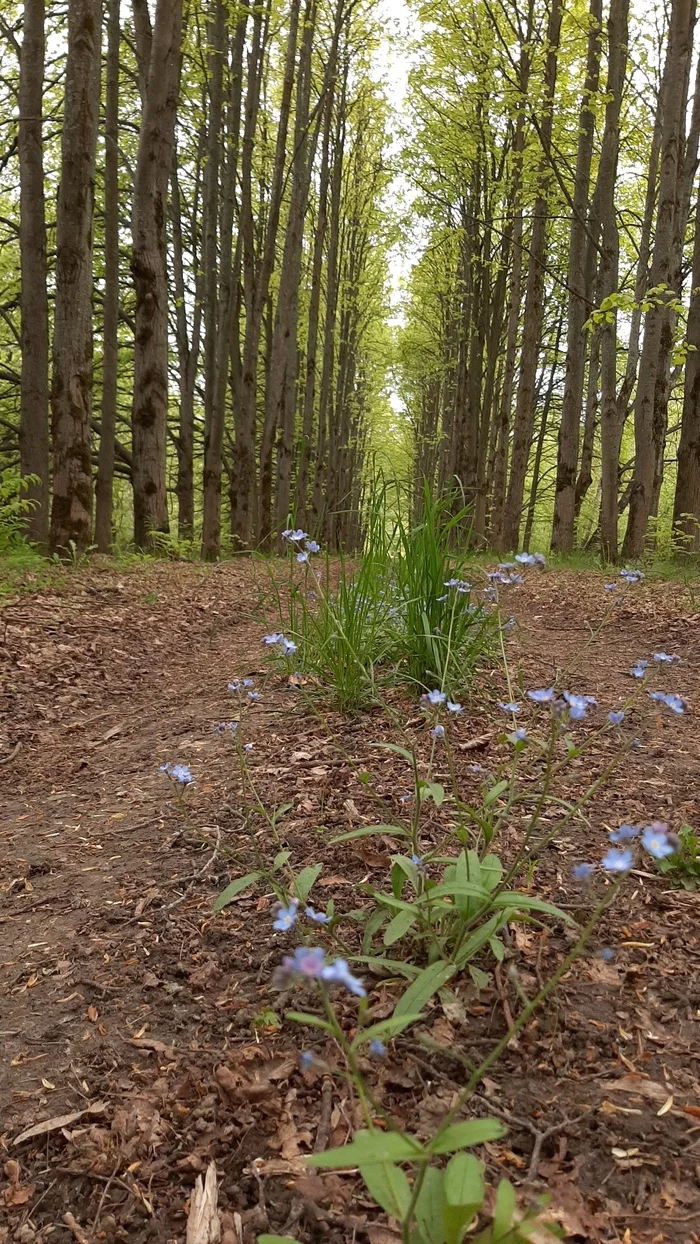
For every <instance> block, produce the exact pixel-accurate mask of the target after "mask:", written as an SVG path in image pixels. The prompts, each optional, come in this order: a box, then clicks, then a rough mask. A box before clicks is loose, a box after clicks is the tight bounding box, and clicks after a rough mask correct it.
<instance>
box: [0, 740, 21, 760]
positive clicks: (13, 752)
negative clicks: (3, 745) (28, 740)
mask: <svg viewBox="0 0 700 1244" xmlns="http://www.w3.org/2000/svg"><path fill="white" fill-rule="evenodd" d="M21 746H22V744H21V743H15V745H14V747H13V748H12V751H11V752H10V754H9V756H3V758H2V760H0V765H9V763H10V761H11V760H14V758H15V756H16V755H17V753H18V751H19V749H20V747H21Z"/></svg>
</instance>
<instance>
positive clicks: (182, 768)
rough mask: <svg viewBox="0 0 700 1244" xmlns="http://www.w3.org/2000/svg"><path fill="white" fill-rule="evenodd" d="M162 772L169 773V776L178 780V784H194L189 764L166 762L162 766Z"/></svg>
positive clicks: (175, 780)
mask: <svg viewBox="0 0 700 1244" xmlns="http://www.w3.org/2000/svg"><path fill="white" fill-rule="evenodd" d="M160 771H161V773H167V775H168V777H169V778H172V779H173V781H174V782H177V784H178V786H193V785H194V778H193V777H192V774H191V772H190V769H189V766H188V765H173V764H169V763H168V764H165V765H161V766H160Z"/></svg>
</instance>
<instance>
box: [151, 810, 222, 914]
mask: <svg viewBox="0 0 700 1244" xmlns="http://www.w3.org/2000/svg"><path fill="white" fill-rule="evenodd" d="M220 847H221V830H220V829H219V828H218V826H217V830H216V846H215V847H214V850H213V852H212V854H211V855H210V857H209V859H208V860H207V861H206V863H205V864H204V865H203V866H202V867H201V868H200V869H199V871H198V872H196V873H193V874H192V877H191V880H190V884H189V885H188V887H187V889H186V890H185V893H184V894H181V895H180V896H179V897H178V898H176V899H173V901H172V903H168V904H167V906H165V907H161V909H160V911H161V914H162V913H163V912H166V911H172V909H173V907H178V906H179V905H180V903H184V901H185V899H186V898H188V897H189V895H190V894H191V892H192V888H193V886H194V883H195V881H199V879H200V877H203V876H204V874H205V873H208V872H209V869H210V868H211V866H212V864H213V863H214V861H215V860H216V858H217V856H218V854H219V849H220Z"/></svg>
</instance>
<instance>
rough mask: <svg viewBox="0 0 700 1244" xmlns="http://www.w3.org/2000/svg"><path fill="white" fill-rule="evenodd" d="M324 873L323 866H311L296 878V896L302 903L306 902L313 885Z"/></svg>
mask: <svg viewBox="0 0 700 1244" xmlns="http://www.w3.org/2000/svg"><path fill="white" fill-rule="evenodd" d="M322 871H323V864H309V865H308V867H307V868H302V870H301V872H300V873H299V875H298V877H295V878H294V894H295V896H296V898H298V899H299V902H300V903H302V904H303V903H305V902H306V900H307V898H308V897H309V891H310V889H311V887H312V885H313V884H314V882H315V880H316V878H317V877H318V876H319V874H320V873H321V872H322Z"/></svg>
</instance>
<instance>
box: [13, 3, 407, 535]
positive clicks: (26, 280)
mask: <svg viewBox="0 0 700 1244" xmlns="http://www.w3.org/2000/svg"><path fill="white" fill-rule="evenodd" d="M104 3H105V5H106V8H104V9H103V0H68V5H67V14H66V12H65V11H64V10H63V9H61V10H60V11H59V10H55V11H54V10H52V9H49V10H48V12H47V9H46V6H45V0H25V2H24V4H23V6H22V8H21V11H20V10H19V9H18V10H17V12H16V15H15V18H14V20H13V18H12V15H11V14H10V15H9V16H8V15H5V16H2V17H0V38H1V39H2V44H1V45H0V48H1V51H0V64H1V66H2V79H1V80H2V83H3V87H2V90H3V92H4V93H3V96H2V99H0V108H1V109H2V112H1V113H0V124H2V125H3V128H4V132H5V135H6V138H7V142H6V149H5V155H4V156H3V158H2V167H3V172H4V178H3V188H2V190H0V221H1V224H2V234H1V235H0V283H1V287H2V307H1V308H0V313H1V316H2V319H1V320H0V360H1V361H0V385H1V387H0V430H1V432H0V455H1V459H0V465H3V466H4V467H5V468H11V469H14V467H15V466H16V464H18V465H19V469H20V471H21V474H22V475H23V476H25V477H29V478H30V479H31V481H32V483H31V485H30V489H29V497H30V499H31V501H32V507H33V508H32V510H31V513H30V515H29V517H28V524H29V534H30V536H31V538H32V539H33V540H35V541H37V542H38V543H39V544H40V545H42V546H45V547H49V548H52V549H53V550H64V549H66V548H71V547H74V548H76V549H77V550H82V549H85V548H87V547H89V546H90V545H91V544H92V543H93V541H94V542H95V543H96V544H97V546H98V548H99V549H100V550H101V551H107V550H109V549H110V547H111V546H112V542H113V537H114V529H115V523H119V524H120V525H123V524H124V519H125V514H126V512H127V509H130V506H127V504H126V502H127V499H130V498H131V496H133V538H134V540H135V542H136V544H137V545H138V546H140V547H142V548H148V547H149V546H152V545H153V544H154V543H157V542H158V538H159V534H162V533H166V532H168V530H169V528H170V524H171V520H172V517H173V516H174V514H175V512H176V514H177V529H178V534H179V536H180V537H181V538H183V539H188V540H191V539H192V538H193V537H194V534H195V530H197V531H198V532H199V531H200V530H201V548H202V553H203V555H204V556H205V557H208V558H213V557H216V556H218V555H219V552H220V549H221V544H222V534H223V535H225V537H226V538H227V539H228V537H229V532H230V535H231V536H232V537H233V540H234V542H235V543H236V544H238V545H239V546H244V547H250V546H252V545H263V546H265V545H269V544H270V542H271V539H272V534H273V533H274V532H276V531H278V530H280V529H281V528H283V527H284V526H286V525H287V521H288V518H289V516H290V515H293V516H294V518H295V521H296V522H297V523H301V524H302V525H306V524H308V525H312V526H313V527H314V529H315V530H317V531H320V532H322V533H323V534H324V535H325V536H326V538H327V539H328V540H329V541H330V542H331V543H332V544H338V543H340V542H345V543H347V544H350V545H351V544H352V543H353V542H356V541H357V539H358V538H359V518H358V515H359V513H360V508H361V502H362V489H363V487H364V480H365V470H364V461H365V456H366V454H367V450H368V444H369V436H370V432H371V428H372V426H373V424H374V423H375V422H376V421H377V420H379V419H380V418H381V416H382V413H383V412H384V411H385V407H386V399H385V397H384V383H385V368H386V359H387V351H386V350H385V349H384V344H385V337H386V329H385V327H384V325H385V301H386V296H385V289H386V285H387V275H386V273H387V265H386V252H387V247H388V245H389V237H388V234H387V226H386V222H385V219H384V217H383V215H382V213H381V210H380V204H381V199H382V195H383V192H384V189H385V186H386V182H387V177H388V174H387V170H386V162H385V159H384V155H383V151H384V145H385V141H386V139H385V130H386V120H387V117H386V106H385V103H384V100H383V97H382V95H381V92H380V90H379V88H378V87H377V86H376V84H375V83H374V81H373V76H372V73H371V66H372V58H373V56H374V54H375V49H376V45H377V41H378V38H379V34H378V32H377V30H376V29H375V26H374V25H373V18H372V13H371V9H368V7H367V6H363V3H362V0H261V3H260V4H256V5H253V4H252V3H250V2H249V0H232V2H230V0H195V2H194V3H190V4H188V5H187V6H186V8H185V10H184V12H183V3H182V0H156V3H155V5H154V6H151V7H150V8H149V4H148V2H147V0H131V3H130V4H127V0H104ZM222 512H223V516H224V517H223V519H222ZM128 525H129V526H130V523H129V524H128Z"/></svg>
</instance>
